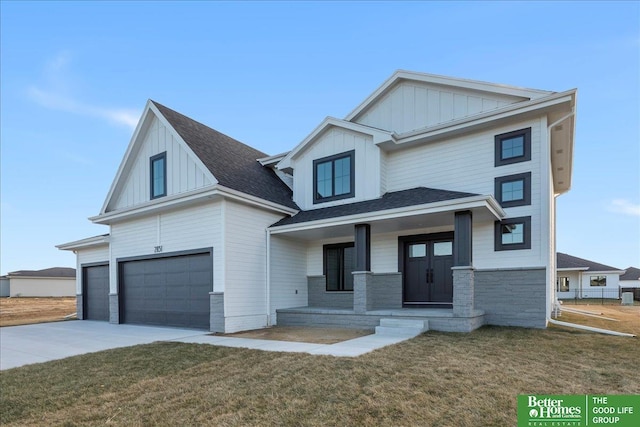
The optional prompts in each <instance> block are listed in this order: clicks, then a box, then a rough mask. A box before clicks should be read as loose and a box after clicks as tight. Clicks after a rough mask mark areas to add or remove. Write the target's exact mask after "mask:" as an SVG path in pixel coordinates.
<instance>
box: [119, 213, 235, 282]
mask: <svg viewBox="0 0 640 427" xmlns="http://www.w3.org/2000/svg"><path fill="white" fill-rule="evenodd" d="M221 204H222V202H220V201H216V202H209V203H207V204H203V205H198V206H191V207H187V208H182V209H180V210H176V211H169V212H163V213H160V214H156V215H150V216H147V217H143V218H136V219H132V220H129V221H124V222H120V223H115V224H112V225H111V237H110V238H111V265H110V270H109V281H110V285H111V288H110V292H111V293H112V294H115V293H117V289H118V279H117V262H116V260H117V259H119V258H125V257H138V256H146V255H157V256H162V255H163V254H166V253H170V252H178V251H186V250H192V249H201V248H210V247H213V289H212V291H216V292H224V283H225V282H224V268H223V265H224V264H223V261H224V257H223V253H222V251H221V250H220V249H219V248H221V246H222V230H221V229H222V214H221ZM156 246H161V247H162V249H161V252H158V253H156V252H155V248H156Z"/></svg>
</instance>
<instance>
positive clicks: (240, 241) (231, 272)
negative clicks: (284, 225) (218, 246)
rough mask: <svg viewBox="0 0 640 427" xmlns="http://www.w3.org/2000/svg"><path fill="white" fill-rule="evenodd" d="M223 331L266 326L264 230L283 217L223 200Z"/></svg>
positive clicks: (265, 248) (265, 242)
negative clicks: (224, 284) (224, 281)
mask: <svg viewBox="0 0 640 427" xmlns="http://www.w3.org/2000/svg"><path fill="white" fill-rule="evenodd" d="M223 209H224V253H225V280H226V283H227V284H228V286H226V289H225V291H224V313H225V332H228V333H230V332H236V331H241V330H246V329H257V328H263V327H265V326H267V320H268V319H267V312H268V309H267V305H266V296H267V294H266V292H267V288H266V285H267V283H266V279H267V271H266V268H267V263H266V260H267V235H266V230H267V228H268V227H269V226H270V225H271V224H273V223H275V222H277V221H279V220H280V219H282V217H283V216H284V215H282V214H278V213H273V212H269V211H266V210H263V209H258V208H255V207H250V206H247V205H243V204H240V203H236V202H232V201H225V202H224V205H223Z"/></svg>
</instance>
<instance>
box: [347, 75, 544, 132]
mask: <svg viewBox="0 0 640 427" xmlns="http://www.w3.org/2000/svg"><path fill="white" fill-rule="evenodd" d="M399 86H404V88H403V89H402V90H401V91H400V92H401V93H400V94H399V96H398V97H395V99H393V98H394V97H390V96H389V95H390V94H393V93H394V91H395V92H397V91H398V87H399ZM415 88H420V89H421V90H422V91H424V96H425V98H424V101H425V103H426V104H425V108H426V107H428V105H429V102H432V103H433V102H437V104H438V106H437V108H435V106H433V107H434V110H437V111H439V110H440V107H441V106H442V107H444V105H446V106H447V107H448V106H449V102H448V100H445V102H444V103H443V102H440V101H441V100H440V99H437V100H436V99H435V98H436V97H437V98H440V95H439V93H434V94H432V95H433V96H432V99H431V101H430V100H429V94H428V90H432V91H434V92H442V93H445V94H448V95H446V97H447V98H448V97H449V96H450V97H451V100H450V107H451V109H452V110H451V118H449V117H448V116H445V117H444V120H443V119H441V118H437V119H436V118H435V117H432V118H431V119H430V123H425V124H424V125H422V126H419V125H415V126H416V127H414V129H417V128H420V127H424V126H428V125H429V124H436V123H438V122H444V121H447V119H448V120H452V119H453V118H460V117H461V116H463V115H472V114H473V113H477V112H482V111H486V110H488V109H490V108H498V107H500V106H504V105H507V104H510V103H515V102H519V101H527V100H531V99H535V98H539V97H543V96H548V95H550V94H552V93H553V92H550V91H543V90H537V89H525V88H520V87H516V86H509V85H500V84H495V83H487V82H481V81H476V80H468V79H459V78H454V77H445V76H438V75H435V74H426V73H416V72H412V71H405V70H398V71H396V72H395V73H393V75H392V76H391V77H389V78H388V79H387V80H386V81H385V82H384V83H382V85H381V86H380V87H378V89H376V90H375V91H374V92H373V93H372V94H371V95H369V96H368V97H367V98H366V99H365V100H364V101H363V102H362V103H361V104H360V105H359V106H357V107H356V108H355V109H354V110H353V111H352V112H351V113H349V114H348V115H347V117H346V118H345V120H348V121H352V122H359V123H360V122H361V123H364V124H369V123H370V122H371V121H372V118H371V117H369V118H367V116H368V115H371V112H372V110H374V109H375V108H376V105H378V104H381V108H382V109H383V110H384V109H386V108H385V106H384V103H385V102H384V101H385V99H386V100H389V103H391V104H395V105H394V108H393V109H394V110H397V108H396V107H401V106H403V105H405V103H408V104H409V105H410V103H412V102H415V101H416V98H415V95H417V96H418V97H420V94H417V93H413V96H412V94H410V93H409V92H415ZM405 93H406V94H407V96H406V97H405V96H403V95H404V94H405ZM455 94H457V95H458V96H463V95H464V96H465V97H471V98H472V99H462V98H460V99H458V106H457V107H456V105H455V104H454V95H455ZM390 98H391V99H390ZM405 98H406V99H405ZM410 98H411V99H410ZM463 101H464V104H465V105H464V106H463V105H462V103H463ZM478 103H479V105H478ZM440 104H442V105H440ZM482 104H485V105H484V106H483V105H482ZM500 104H501V105H500ZM416 105H417V103H416ZM463 107H464V108H463ZM456 108H458V110H457V111H458V112H457V113H456ZM388 109H391V106H389V108H388ZM382 114H384V113H382ZM401 119H402V120H406V119H404V118H401ZM425 121H426V116H425ZM398 125H399V124H398ZM403 127H407V126H403ZM385 129H387V130H393V131H396V132H398V133H400V132H406V131H408V130H410V129H404V130H399V129H388V128H386V127H385Z"/></svg>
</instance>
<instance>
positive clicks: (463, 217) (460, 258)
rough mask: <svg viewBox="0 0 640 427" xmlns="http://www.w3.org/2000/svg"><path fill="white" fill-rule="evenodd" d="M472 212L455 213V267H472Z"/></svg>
mask: <svg viewBox="0 0 640 427" xmlns="http://www.w3.org/2000/svg"><path fill="white" fill-rule="evenodd" d="M471 219H472V217H471V211H461V212H456V213H455V220H454V225H453V226H454V234H453V265H454V266H456V267H460V266H471V265H472V259H471V258H472V247H473V245H472V240H471V237H472V229H471Z"/></svg>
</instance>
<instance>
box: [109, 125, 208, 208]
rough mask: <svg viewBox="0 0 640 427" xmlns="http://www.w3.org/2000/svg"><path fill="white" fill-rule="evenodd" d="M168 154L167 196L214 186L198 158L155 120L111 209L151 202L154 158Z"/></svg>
mask: <svg viewBox="0 0 640 427" xmlns="http://www.w3.org/2000/svg"><path fill="white" fill-rule="evenodd" d="M165 151H166V152H167V158H166V168H167V177H166V178H167V179H166V182H167V188H166V190H167V196H170V195H173V194H179V193H184V192H187V191H191V190H196V189H199V188H202V187H206V186H209V185H212V184H214V182H213V181H212V180H211V178H210V175H209V174H208V172H207V171H204V170H202V168H201V167H200V166H199V162H196V161H195V159H194V155H193V154H192V153H191V152H190V151H188V150H187V148H186V147H185V146H184V145H183V144H181V143H180V142H179V141H178V139H177V138H176V137H174V131H173V130H172V129H170V128H168V127H166V126H164V125H163V124H162V122H160V120H158V119H157V118H156V117H154V118H153V120H152V122H151V124H150V126H149V129H148V130H147V132H146V134H145V135H144V139H143V141H142V144H140V148H139V150H138V152H137V153H132V155H134V161H133V162H134V163H133V166H132V167H131V169H129V172H128V174H127V176H126V178H125V181H124V184H123V186H122V189H121V191H120V194H119V197H118V199H117V201H116V203H115V204H114V205H113V206H111V207H110V209H111V210H117V209H123V208H128V207H132V206H136V205H138V204H140V203H143V202H147V201H149V200H150V192H151V187H150V163H149V162H150V159H151V157H152V156H155V155H156V154H160V153H163V152H165Z"/></svg>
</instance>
